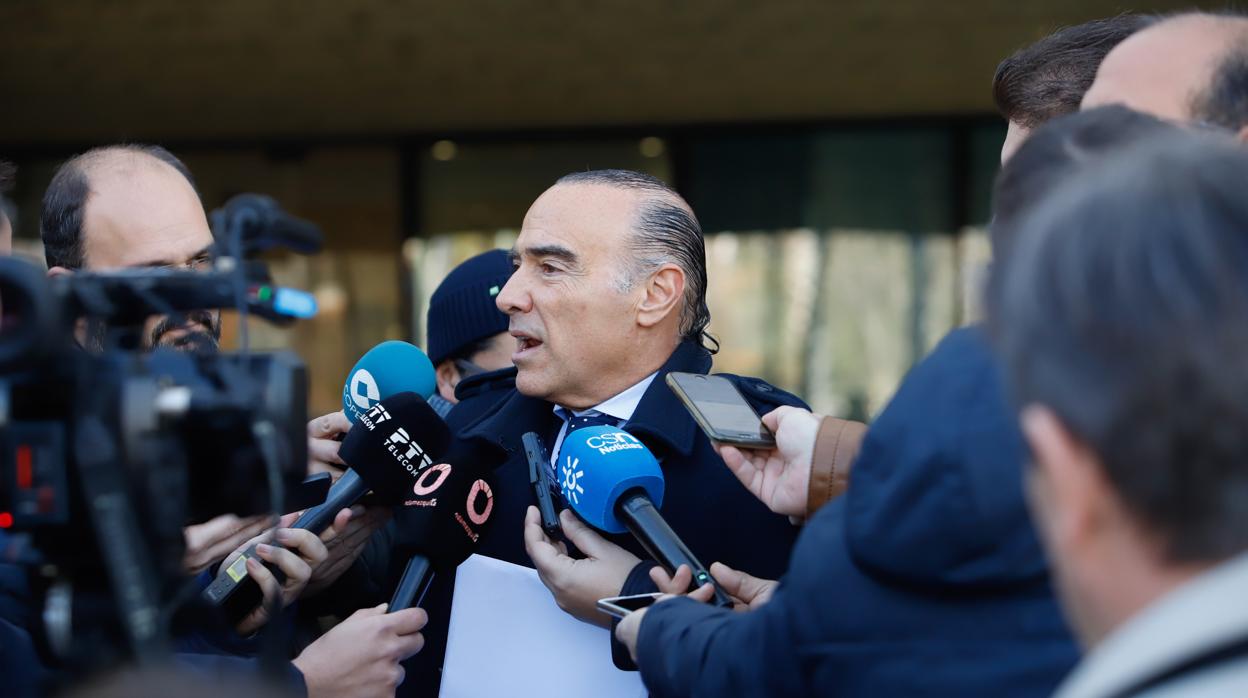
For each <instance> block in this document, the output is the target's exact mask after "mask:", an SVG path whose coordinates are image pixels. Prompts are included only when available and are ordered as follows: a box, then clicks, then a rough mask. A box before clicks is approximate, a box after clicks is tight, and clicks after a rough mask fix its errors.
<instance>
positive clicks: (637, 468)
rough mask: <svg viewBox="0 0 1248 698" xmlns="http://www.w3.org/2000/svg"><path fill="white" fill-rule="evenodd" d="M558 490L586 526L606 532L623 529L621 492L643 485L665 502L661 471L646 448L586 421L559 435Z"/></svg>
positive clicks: (620, 431) (652, 498)
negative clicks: (619, 514) (619, 512)
mask: <svg viewBox="0 0 1248 698" xmlns="http://www.w3.org/2000/svg"><path fill="white" fill-rule="evenodd" d="M555 466H556V467H555V476H556V477H557V478H558V479H559V491H560V492H561V493H562V494H563V498H564V499H565V500H567V502H568V505H569V506H571V507H572V510H573V511H575V512H576V513H577V514H578V515H580V517H581V518H582V519H584V520H585V522H586V523H588V524H589V525H590V526H593V527H594V528H597V529H599V530H602V531H606V532H607V533H624V532H625V531H626V530H627V529H626V528H625V527H624V524H623V523H622V522H621V521H620V520H619V519H618V518H616V516H615V502H616V500H618V499H619V498H620V495H622V494H624V493H625V492H627V491H629V490H633V489H638V488H640V489H642V490H644V491H645V492H646V494H647V495H648V496H649V497H650V501H652V502H654V505H655V506H656V507H658V506H662V505H663V471H662V470H661V469H660V468H659V462H658V461H657V460H656V459H655V457H654V454H653V453H651V452H650V449H648V448H646V446H645V444H643V443H641V442H640V441H638V440H637V437H635V436H633V435H632V434H629V433H628V432H626V431H624V430H623V429H620V428H618V427H608V426H597V427H585V428H582V429H577V430H576V431H573V432H570V433H569V434H568V435H567V436H566V437H564V440H563V447H562V448H561V449H560V451H559V462H558V463H556V464H555Z"/></svg>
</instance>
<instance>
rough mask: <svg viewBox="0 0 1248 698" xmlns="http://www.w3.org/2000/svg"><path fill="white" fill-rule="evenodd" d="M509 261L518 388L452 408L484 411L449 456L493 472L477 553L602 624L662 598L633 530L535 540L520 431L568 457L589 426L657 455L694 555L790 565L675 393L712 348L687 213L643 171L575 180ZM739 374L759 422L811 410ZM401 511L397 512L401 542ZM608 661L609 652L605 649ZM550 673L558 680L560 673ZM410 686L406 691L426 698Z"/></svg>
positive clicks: (437, 593)
mask: <svg viewBox="0 0 1248 698" xmlns="http://www.w3.org/2000/svg"><path fill="white" fill-rule="evenodd" d="M513 257H514V260H515V262H516V272H515V273H514V274H513V275H512V277H511V280H510V281H508V283H507V285H506V286H505V287H504V288H503V290H502V292H501V293H500V294H499V296H498V306H499V308H500V309H502V310H503V311H504V312H506V313H507V314H508V315H509V316H510V318H511V328H510V329H511V334H512V335H513V336H514V337H515V338H516V344H517V352H516V354H515V356H514V357H513V358H514V359H515V363H516V368H517V373H516V378H515V389H514V390H505V391H504V392H501V393H500V392H495V393H493V394H487V395H481V396H477V397H476V398H475V399H474V400H473V401H469V402H467V403H461V405H460V406H457V407H456V409H455V410H452V411H451V414H450V419H452V420H455V419H456V418H457V416H458V415H457V412H458V411H459V410H460V409H461V408H462V409H468V408H469V407H468V406H469V405H472V404H476V405H487V409H486V410H485V411H484V412H482V413H481V414H480V415H479V416H477V417H475V418H474V419H472V420H471V421H470V422H469V423H467V424H466V425H463V426H462V427H458V428H457V430H456V431H457V440H456V443H455V444H453V445H452V448H451V450H450V452H449V453H448V455H447V460H448V461H450V462H452V463H454V462H476V463H489V464H492V465H494V467H495V475H496V478H497V484H498V486H497V492H496V493H495V498H494V514H493V516H492V521H493V524H492V526H493V528H492V529H491V530H490V531H489V532H488V533H487V534H486V535H485V537H484V538H483V539H482V541H481V547H480V548H479V552H480V553H482V554H484V555H488V556H491V557H495V558H498V559H501V560H505V561H508V562H513V563H517V564H523V565H532V564H534V563H536V567H537V570H538V573H539V575H540V576H541V577H542V579H543V581H545V582H546V583H547V586H549V587H550V588H551V589H552V593H553V594H554V595H555V598H556V601H557V602H558V603H559V605H560V606H561V607H562V608H564V609H565V610H567V611H569V612H570V613H572V614H573V615H576V616H577V617H579V618H581V619H583V620H586V621H589V622H592V623H595V624H598V625H606V624H607V621H608V618H607V617H606V616H605V615H602V614H600V613H598V612H597V611H595V610H594V604H595V602H596V601H597V599H599V598H602V597H606V596H613V595H616V594H619V593H621V591H622V590H623V591H624V593H630V592H633V591H634V590H636V589H638V588H641V589H642V590H644V589H645V588H649V589H650V590H654V588H655V587H654V586H653V584H652V583H651V582H650V580H649V578H648V575H647V571H648V570H649V568H650V567H651V566H653V564H654V563H652V562H651V563H648V562H645V561H643V558H644V557H646V555H645V553H644V552H643V551H642V549H641V547H640V546H639V545H638V544H637V543H636V541H634V540H632V539H631V537H629V536H612V537H610V541H611V543H612V544H607V545H606V549H608V550H609V551H610V554H609V555H606V556H594V555H588V556H584V557H582V556H581V555H579V554H577V553H576V551H575V550H573V551H571V552H572V553H573V555H572V556H570V555H565V554H563V553H562V552H561V551H559V550H558V549H556V548H555V546H554V545H553V542H552V541H549V540H547V539H544V538H543V539H542V540H526V538H529V532H528V531H526V528H525V517H526V510H527V509H528V508H529V506H530V505H532V504H533V503H534V501H535V497H534V494H533V488H532V487H531V486H530V484H529V474H528V473H529V470H528V463H527V460H526V458H525V456H524V451H523V448H522V445H521V441H520V438H521V436H522V435H523V434H524V433H526V432H529V431H533V432H536V433H537V434H538V435H539V436H540V437H541V438H542V439H543V440H544V441H545V442H546V445H547V448H548V449H549V450H550V451H551V454H552V456H554V457H557V454H558V450H559V448H560V446H561V444H562V439H563V436H564V435H565V434H566V432H567V430H568V429H569V428H570V427H569V425H570V424H571V428H576V427H577V426H578V425H579V424H582V423H584V422H586V421H590V420H592V421H595V422H597V423H605V424H610V425H614V426H622V427H623V428H624V429H625V430H627V431H628V432H630V433H631V434H633V435H634V436H636V437H637V438H638V439H640V440H641V441H642V442H643V443H645V444H646V446H647V447H648V448H649V449H650V450H651V451H652V452H653V453H654V454H655V456H656V457H657V458H658V459H659V462H660V465H661V467H662V468H663V472H664V477H665V480H666V493H665V497H664V502H663V506H662V508H661V511H662V513H663V515H664V516H665V517H666V519H667V521H668V522H669V523H670V524H671V526H672V528H673V529H674V530H675V531H676V532H677V533H678V534H679V535H680V536H681V537H682V539H683V540H684V541H685V542H686V543H687V544H688V545H689V547H690V549H691V550H692V551H693V552H694V553H695V554H696V555H699V556H702V557H704V558H705V559H708V560H710V559H723V560H733V561H735V564H739V565H742V566H744V567H747V568H751V569H757V570H770V572H769V573H772V574H779V573H780V572H781V571H783V570H784V569H785V568H786V567H787V562H788V554H789V550H790V548H791V546H792V544H793V541H794V540H795V538H796V535H797V532H798V529H797V528H796V527H794V526H793V525H792V524H791V523H789V521H788V520H787V518H786V517H784V516H780V515H777V514H773V513H771V512H770V511H768V510H767V509H766V507H765V506H763V505H762V504H761V503H760V502H758V500H756V499H754V498H753V497H751V496H750V494H749V493H748V492H747V491H746V490H744V489H742V488H741V486H740V485H739V484H738V483H737V481H736V479H735V477H734V476H733V475H732V473H731V472H729V471H728V470H727V469H726V468H724V466H723V461H722V460H720V459H719V457H718V456H717V455H716V454H715V452H714V450H713V449H712V447H711V444H710V442H709V441H708V440H707V438H706V436H705V435H704V434H703V433H702V432H701V430H700V429H699V428H698V426H697V424H696V423H695V422H694V420H693V418H692V417H691V416H690V415H689V413H688V412H687V411H686V410H685V409H684V407H683V406H682V405H681V404H680V402H679V400H678V399H677V398H676V396H675V395H674V394H673V393H672V392H671V390H670V389H669V388H668V387H667V386H666V385H665V384H664V382H665V381H664V377H665V376H666V374H667V373H669V372H672V371H683V372H691V373H706V372H707V371H709V370H710V368H711V353H710V351H708V350H707V349H706V348H704V346H703V341H704V334H703V332H704V330H705V328H706V325H707V322H708V321H709V313H708V311H707V309H706V301H705V293H706V269H705V251H704V246H703V240H702V233H701V230H700V228H699V226H698V223H697V220H696V218H695V217H694V215H693V212H692V211H691V210H690V209H689V206H688V204H686V203H685V202H684V200H683V199H681V198H680V197H679V196H678V195H677V194H676V193H675V192H674V191H672V190H671V189H670V188H668V187H667V186H666V185H664V184H663V183H662V182H660V181H658V180H656V179H654V178H651V177H648V176H646V175H642V174H638V173H635V172H627V171H616V170H609V171H600V172H587V173H579V174H575V175H569V176H568V177H565V178H563V179H561V180H560V181H559V182H558V183H557V184H556V185H555V186H554V187H552V188H551V189H549V190H548V191H547V192H546V193H545V194H543V195H542V196H541V197H540V198H539V199H538V200H537V201H536V202H535V203H534V204H533V206H532V208H530V210H529V213H528V215H527V216H526V217H525V220H524V226H523V228H522V230H521V234H520V237H519V239H518V240H517V242H516V246H515V249H514V251H513ZM728 378H729V380H732V381H733V382H734V383H735V384H736V385H737V387H738V388H740V389H741V392H742V394H743V395H744V396H745V397H746V399H747V400H748V401H750V402H751V403H752V404H753V405H754V406H755V409H756V410H757V411H758V412H759V413H764V412H768V411H771V410H772V409H774V408H775V407H777V406H780V405H802V403H801V401H800V400H798V399H797V398H795V397H793V396H792V395H789V394H788V393H785V392H783V391H781V390H778V389H776V388H774V387H772V386H771V385H769V384H767V383H766V382H764V381H761V380H756V379H750V378H740V377H736V376H728ZM402 516H403V514H402V512H399V513H398V514H396V523H397V524H398V525H397V527H396V528H397V529H398V531H399V532H398V538H399V540H398V541H396V544H397V547H398V548H402V546H403V541H402V537H403V521H402ZM564 516H565V517H566V518H565V519H564V526H565V532H567V531H568V528H569V526H578V525H581V524H579V522H577V521H576V520H575V519H574V518H571V513H570V512H569V513H566V514H565V515H564ZM581 526H583V525H581ZM539 530H540V529H539ZM578 530H579V529H578ZM526 544H527V548H526ZM530 555H532V556H533V557H532V561H531V560H530ZM453 582H454V580H453V576H452V575H443V576H441V577H437V578H435V581H434V584H433V587H432V588H431V589H430V591H429V592H428V594H427V595H426V597H425V601H424V603H423V607H424V608H425V609H426V610H427V611H428V612H429V614H430V618H431V621H430V623H429V626H428V627H427V629H426V632H425V637H426V641H427V644H426V647H425V649H424V650H423V651H422V652H421V654H420V655H418V656H417V657H416V658H415V663H416V664H421V665H424V667H423V668H422V669H421V670H420V671H416V670H414V669H415V668H414V667H412V666H410V665H409V667H408V668H409V671H408V677H409V678H408V681H407V684H415V683H417V682H424V681H432V682H436V681H437V680H438V674H437V667H438V665H439V664H440V660H441V656H442V654H443V653H444V651H445V636H444V634H443V633H445V628H446V625H447V623H448V622H449V614H450V600H451V599H450V597H451V592H452V589H453ZM602 651H603V652H604V653H605V652H608V651H609V648H608V645H607V643H606V642H604V643H603V647H602ZM435 662H436V663H435ZM431 663H432V664H431ZM551 678H552V681H555V680H558V676H557V674H555V673H552V677H551ZM407 684H405V685H404V687H403V689H404V691H405V692H407V691H413V692H415V690H414V689H415V686H409V685H407ZM432 688H434V686H432V685H427V686H426V689H427V690H428V689H432ZM431 694H432V693H430V695H431Z"/></svg>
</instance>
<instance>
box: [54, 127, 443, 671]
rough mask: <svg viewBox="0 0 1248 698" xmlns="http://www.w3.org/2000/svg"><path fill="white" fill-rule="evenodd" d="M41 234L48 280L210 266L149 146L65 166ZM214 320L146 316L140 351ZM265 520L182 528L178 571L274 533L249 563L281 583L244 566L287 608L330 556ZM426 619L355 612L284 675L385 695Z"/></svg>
mask: <svg viewBox="0 0 1248 698" xmlns="http://www.w3.org/2000/svg"><path fill="white" fill-rule="evenodd" d="M40 228H41V234H42V236H43V242H44V248H45V255H46V257H47V263H48V274H49V275H59V274H70V273H73V272H74V271H76V270H92V271H101V270H108V269H120V268H126V267H153V268H171V269H191V270H198V269H206V268H209V267H210V266H211V265H212V247H213V236H212V232H211V229H210V228H209V225H208V221H207V217H206V216H205V214H204V209H203V205H202V203H201V202H200V199H199V194H198V192H197V191H196V189H195V186H194V182H193V180H192V178H191V175H190V173H189V171H188V170H187V169H186V167H185V165H183V164H182V163H181V161H179V160H178V159H177V158H176V157H174V156H173V155H172V154H171V153H169V152H168V151H167V150H165V149H163V148H160V147H157V146H145V145H120V146H111V147H103V148H97V149H94V150H90V151H88V152H86V153H83V154H81V155H78V156H76V157H74V158H72V159H70V160H69V161H67V162H66V163H65V164H64V165H62V166H61V168H60V169H59V170H58V171H57V172H56V174H55V175H54V177H53V179H52V182H51V184H50V185H49V187H48V190H47V192H46V193H45V195H44V199H43V207H42V216H41V221H40ZM220 323H221V321H220V313H219V312H216V311H197V312H191V313H187V314H186V316H185V318H183V319H180V320H175V319H174V318H170V317H152V318H149V319H148V320H147V321H146V323H145V326H144V328H143V332H142V346H143V348H145V349H151V348H155V347H169V348H174V349H179V350H185V351H212V350H214V349H215V348H216V347H217V344H218V341H219V339H220V334H221V324H220ZM78 340H79V343H80V344H81V345H82V346H83V347H84V348H86V349H88V350H97V349H100V348H102V342H103V340H104V338H103V337H102V336H99V335H95V334H92V333H89V332H88V330H87V328H86V325H85V323H83V324H81V325H80V326H79V328H78ZM311 431H312V425H311V424H310V425H309V432H311ZM350 517H351V512H349V511H348V510H343V511H342V512H339V514H338V516H337V517H336V518H335V521H334V525H333V527H331V529H329V530H328V531H327V532H326V538H332V537H333V536H335V535H337V534H340V533H343V532H344V531H345V530H346V529H348V528H349V519H350ZM284 523H289V522H288V521H287V522H284ZM269 524H270V520H269V517H267V516H256V517H249V518H243V519H240V518H238V517H235V516H232V515H226V516H221V517H217V518H216V519H213V520H210V521H208V522H206V523H204V524H200V525H197V526H189V527H187V529H186V532H185V533H186V555H185V558H184V568H185V571H186V572H187V573H188V574H192V575H193V574H202V573H203V572H204V571H205V570H207V569H208V568H209V567H210V566H211V565H213V564H214V563H216V562H218V561H220V560H221V559H223V558H225V557H226V555H229V554H230V553H231V551H234V552H238V551H241V550H243V549H245V548H246V547H248V546H249V545H250V544H251V543H253V542H262V541H267V540H269V538H270V537H271V538H275V539H276V540H277V541H278V542H280V543H282V545H283V546H285V548H286V549H280V548H278V547H276V546H268V545H263V546H261V547H260V550H259V556H260V557H261V558H262V559H264V560H266V561H269V562H272V563H274V564H275V565H276V566H277V567H278V568H279V569H281V570H282V571H283V572H284V573H285V575H286V581H285V582H284V583H283V584H282V585H281V586H280V588H279V585H278V584H277V581H276V579H274V578H273V575H272V574H270V573H269V572H268V570H266V569H265V568H264V567H263V566H260V565H258V564H256V563H254V562H249V563H248V571H249V572H250V573H252V574H253V575H255V577H256V579H257V581H258V582H259V583H260V585H261V588H262V590H263V591H264V595H265V599H266V604H265V605H266V606H267V605H268V604H267V601H268V600H270V599H273V598H274V597H275V596H277V595H279V594H280V595H281V597H282V600H283V602H285V603H289V602H291V601H293V600H294V599H295V598H296V597H297V596H298V594H299V592H300V591H302V589H303V587H304V586H305V585H306V584H308V583H309V582H310V581H311V580H312V579H313V578H314V573H315V570H316V569H319V568H322V567H325V566H326V565H329V564H331V563H332V562H333V560H332V558H331V556H330V554H329V553H328V551H327V550H326V547H325V545H324V544H323V542H322V541H321V540H320V539H318V538H317V537H316V536H315V535H313V534H311V533H308V532H306V531H296V530H291V529H288V528H282V527H279V528H278V529H276V530H275V531H268V532H266V529H267V528H268V527H269ZM253 567H255V569H253ZM265 613H266V611H265V610H264V609H259V610H257V612H256V613H253V614H252V615H251V616H249V617H248V618H246V619H245V620H244V621H243V623H242V624H241V625H240V626H239V627H238V628H237V630H238V632H239V633H240V634H243V635H246V634H249V633H250V632H253V631H254V630H255V629H257V628H258V627H259V626H260V625H262V624H263V623H264V622H266V621H267V620H268V619H267V618H266V617H265ZM424 622H425V615H424V612H423V611H421V610H419V609H410V610H408V611H404V612H401V613H396V614H392V615H389V616H383V615H381V612H380V611H379V610H377V609H371V610H364V611H360V612H359V613H357V614H355V615H354V616H352V617H351V618H350V619H348V620H347V621H346V622H344V623H342V624H341V625H339V626H338V627H336V628H335V629H334V630H332V631H331V632H329V633H327V634H326V635H325V636H324V637H322V638H321V639H320V640H318V641H317V642H315V643H313V644H312V645H310V646H309V647H307V648H306V649H305V650H304V652H303V653H302V654H301V655H300V656H299V657H298V658H296V659H295V661H294V662H293V667H295V668H297V670H298V671H294V672H292V679H294V680H295V681H296V682H297V683H298V682H301V680H303V681H306V687H307V691H308V693H309V694H311V695H334V694H336V693H338V692H340V691H341V690H342V689H343V688H344V685H343V684H342V681H344V680H347V681H350V682H352V683H351V684H350V685H351V686H352V689H353V690H354V691H357V692H360V693H365V694H385V693H386V692H387V691H389V692H392V691H393V688H394V686H395V685H397V681H401V678H402V670H401V668H400V667H399V666H398V662H399V661H402V660H403V659H405V658H406V657H408V656H410V655H411V654H413V653H415V652H416V651H418V650H419V648H420V646H421V645H422V644H423V638H421V636H420V633H419V630H420V628H421V627H423V625H424ZM346 648H351V651H344V649H346ZM299 674H301V676H298V675H299Z"/></svg>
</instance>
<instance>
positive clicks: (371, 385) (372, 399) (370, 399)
mask: <svg viewBox="0 0 1248 698" xmlns="http://www.w3.org/2000/svg"><path fill="white" fill-rule="evenodd" d="M344 390H345V391H346V395H345V397H347V398H350V400H351V403H350V404H349V405H347V406H348V407H350V408H351V411H352V412H353V413H354V414H355V417H356V419H359V417H360V414H361V413H362V412H363V411H364V410H367V409H370V408H371V407H372V406H373V405H376V404H377V403H378V402H381V389H380V388H378V387H377V379H376V378H373V374H371V373H369V372H368V370H367V369H363V368H361V369H360V370H358V371H356V372H355V373H354V374H352V376H351V380H349V381H347V386H346V388H344ZM343 402H344V403H346V400H343Z"/></svg>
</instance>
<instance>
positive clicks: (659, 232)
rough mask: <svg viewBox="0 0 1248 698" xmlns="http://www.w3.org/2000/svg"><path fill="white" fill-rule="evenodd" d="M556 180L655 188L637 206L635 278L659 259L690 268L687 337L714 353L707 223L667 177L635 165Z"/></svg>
mask: <svg viewBox="0 0 1248 698" xmlns="http://www.w3.org/2000/svg"><path fill="white" fill-rule="evenodd" d="M555 184H604V185H607V186H611V187H618V188H621V189H632V190H637V191H642V192H649V193H652V194H654V196H652V197H649V198H647V199H645V201H644V202H643V203H642V205H641V208H640V210H639V211H638V212H637V221H636V224H635V226H634V235H633V240H632V248H633V249H632V251H633V257H634V259H633V270H632V271H633V273H632V275H631V276H630V278H631V279H634V280H635V279H636V278H637V277H638V276H640V275H642V274H647V273H649V272H651V271H653V270H654V269H657V268H658V267H659V265H661V264H665V263H668V262H670V263H673V264H675V265H676V266H678V267H680V268H681V269H682V270H684V272H685V279H686V283H687V284H688V285H687V286H686V288H685V299H684V304H683V305H682V307H681V311H680V333H681V337H682V339H684V340H686V341H690V342H695V343H697V344H700V345H702V346H703V347H705V348H706V349H708V350H709V351H711V352H712V353H714V352H715V351H717V350H718V349H719V344H718V343H717V342H716V341H715V339H714V338H713V337H711V336H710V335H709V334H707V332H706V327H707V325H709V324H710V323H711V310H710V308H709V307H708V306H707V304H706V287H707V278H706V240H705V238H704V237H703V235H702V226H701V224H699V223H698V218H697V216H695V215H694V213H693V209H692V208H690V207H689V204H688V203H687V202H686V201H685V200H684V198H682V197H681V195H680V194H677V193H676V190H675V189H672V188H671V187H669V186H667V184H665V183H664V182H663V181H662V180H661V179H659V178H657V177H652V176H650V175H648V174H642V173H641V172H634V171H632V170H590V171H587V172H573V173H572V174H569V175H564V176H563V177H560V178H559V180H558V181H557V182H555Z"/></svg>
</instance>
